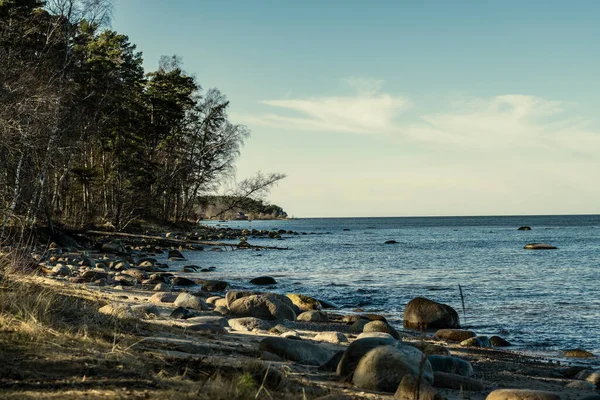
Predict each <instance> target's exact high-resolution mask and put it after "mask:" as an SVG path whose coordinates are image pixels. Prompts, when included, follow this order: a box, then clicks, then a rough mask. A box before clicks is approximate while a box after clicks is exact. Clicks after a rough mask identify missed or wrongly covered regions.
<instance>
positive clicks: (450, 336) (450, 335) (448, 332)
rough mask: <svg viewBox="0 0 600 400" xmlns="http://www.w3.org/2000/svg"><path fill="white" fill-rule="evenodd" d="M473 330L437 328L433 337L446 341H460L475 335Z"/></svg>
mask: <svg viewBox="0 0 600 400" xmlns="http://www.w3.org/2000/svg"><path fill="white" fill-rule="evenodd" d="M475 336H476V335H475V332H473V331H467V330H465V329H439V330H438V331H437V332H436V333H435V335H433V337H434V338H436V339H439V340H445V341H447V342H462V341H463V340H467V339H469V338H472V337H475Z"/></svg>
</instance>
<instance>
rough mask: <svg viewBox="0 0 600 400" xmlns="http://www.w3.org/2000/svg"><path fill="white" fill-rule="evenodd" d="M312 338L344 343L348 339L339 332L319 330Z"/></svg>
mask: <svg viewBox="0 0 600 400" xmlns="http://www.w3.org/2000/svg"><path fill="white" fill-rule="evenodd" d="M313 339H314V340H316V341H317V342H328V343H344V342H347V341H348V338H347V337H346V335H344V334H343V333H341V332H319V333H317V335H316V336H315V337H314V338H313Z"/></svg>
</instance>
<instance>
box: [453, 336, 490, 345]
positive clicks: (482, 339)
mask: <svg viewBox="0 0 600 400" xmlns="http://www.w3.org/2000/svg"><path fill="white" fill-rule="evenodd" d="M460 345H461V346H463V347H485V348H491V347H492V343H491V342H490V338H488V337H487V336H476V337H472V338H470V339H467V340H463V341H462V342H460Z"/></svg>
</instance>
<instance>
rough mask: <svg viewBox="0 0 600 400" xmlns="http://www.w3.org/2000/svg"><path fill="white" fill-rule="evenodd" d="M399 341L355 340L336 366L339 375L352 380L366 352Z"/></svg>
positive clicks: (387, 339) (390, 339) (388, 339)
mask: <svg viewBox="0 0 600 400" xmlns="http://www.w3.org/2000/svg"><path fill="white" fill-rule="evenodd" d="M397 343H398V341H397V340H396V339H394V338H364V339H357V340H355V341H354V342H352V343H350V346H348V348H346V350H345V351H344V354H343V356H342V359H341V360H340V363H339V364H338V366H337V368H336V374H337V376H339V377H341V378H342V379H344V380H347V381H348V380H351V379H352V375H353V374H354V370H355V369H356V365H357V364H358V362H359V361H360V359H361V358H362V357H363V356H364V355H365V354H367V353H368V352H369V351H371V350H373V349H374V348H376V347H380V346H389V345H395V344H397Z"/></svg>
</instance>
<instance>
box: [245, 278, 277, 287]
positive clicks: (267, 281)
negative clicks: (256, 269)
mask: <svg viewBox="0 0 600 400" xmlns="http://www.w3.org/2000/svg"><path fill="white" fill-rule="evenodd" d="M250 283H252V284H254V285H275V284H277V281H276V280H275V278H273V277H270V276H259V277H256V278H253V279H251V280H250Z"/></svg>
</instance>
